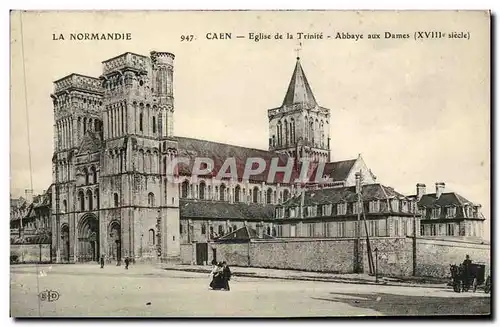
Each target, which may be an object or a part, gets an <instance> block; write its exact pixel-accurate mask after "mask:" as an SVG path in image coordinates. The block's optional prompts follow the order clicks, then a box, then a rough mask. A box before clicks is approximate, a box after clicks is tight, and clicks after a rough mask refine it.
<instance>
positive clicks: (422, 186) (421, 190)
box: [417, 183, 425, 201]
mask: <svg viewBox="0 0 500 327" xmlns="http://www.w3.org/2000/svg"><path fill="white" fill-rule="evenodd" d="M424 195H425V184H422V183H418V184H417V200H419V201H420V199H421V198H422V196H424Z"/></svg>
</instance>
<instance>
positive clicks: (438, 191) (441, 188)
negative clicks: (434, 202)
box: [436, 182, 445, 199]
mask: <svg viewBox="0 0 500 327" xmlns="http://www.w3.org/2000/svg"><path fill="white" fill-rule="evenodd" d="M444 186H445V184H444V183H443V182H438V183H436V199H439V197H440V196H441V194H443V191H444Z"/></svg>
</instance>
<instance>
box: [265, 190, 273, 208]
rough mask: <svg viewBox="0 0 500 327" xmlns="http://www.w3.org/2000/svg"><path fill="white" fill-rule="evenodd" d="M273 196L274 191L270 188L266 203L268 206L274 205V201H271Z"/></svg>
mask: <svg viewBox="0 0 500 327" xmlns="http://www.w3.org/2000/svg"><path fill="white" fill-rule="evenodd" d="M272 195H273V191H272V190H271V189H270V188H268V189H267V192H266V203H267V204H271V203H272V199H271V198H272Z"/></svg>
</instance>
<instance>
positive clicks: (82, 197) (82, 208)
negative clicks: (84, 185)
mask: <svg viewBox="0 0 500 327" xmlns="http://www.w3.org/2000/svg"><path fill="white" fill-rule="evenodd" d="M78 202H79V203H80V211H85V195H84V194H83V191H80V192H78Z"/></svg>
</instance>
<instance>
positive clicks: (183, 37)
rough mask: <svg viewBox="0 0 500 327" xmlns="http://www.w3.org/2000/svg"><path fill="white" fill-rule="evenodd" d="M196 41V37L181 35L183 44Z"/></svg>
mask: <svg viewBox="0 0 500 327" xmlns="http://www.w3.org/2000/svg"><path fill="white" fill-rule="evenodd" d="M193 40H194V35H192V34H190V35H181V42H191V41H193Z"/></svg>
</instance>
